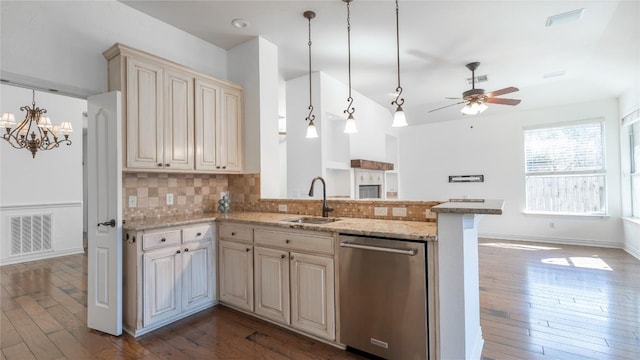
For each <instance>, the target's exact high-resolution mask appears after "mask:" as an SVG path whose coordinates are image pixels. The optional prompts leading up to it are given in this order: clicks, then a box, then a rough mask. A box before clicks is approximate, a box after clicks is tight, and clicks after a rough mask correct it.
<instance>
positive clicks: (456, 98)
mask: <svg viewBox="0 0 640 360" xmlns="http://www.w3.org/2000/svg"><path fill="white" fill-rule="evenodd" d="M445 99H447V100H462V98H461V97H446V98H445Z"/></svg>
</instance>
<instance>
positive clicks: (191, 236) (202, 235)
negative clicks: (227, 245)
mask: <svg viewBox="0 0 640 360" xmlns="http://www.w3.org/2000/svg"><path fill="white" fill-rule="evenodd" d="M211 239H213V225H211V224H202V225H197V226H191V227H188V228H185V229H182V242H183V243H188V242H192V241H200V240H211Z"/></svg>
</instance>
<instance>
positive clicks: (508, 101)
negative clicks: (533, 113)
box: [485, 98, 521, 106]
mask: <svg viewBox="0 0 640 360" xmlns="http://www.w3.org/2000/svg"><path fill="white" fill-rule="evenodd" d="M520 101H521V100H516V99H502V98H488V99H487V101H485V102H488V103H491V104H500V105H511V106H514V105H518V104H520Z"/></svg>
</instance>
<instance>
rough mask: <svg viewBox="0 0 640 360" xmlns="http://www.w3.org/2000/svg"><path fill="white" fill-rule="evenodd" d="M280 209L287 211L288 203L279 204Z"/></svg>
mask: <svg viewBox="0 0 640 360" xmlns="http://www.w3.org/2000/svg"><path fill="white" fill-rule="evenodd" d="M278 211H280V212H287V205H286V204H279V205H278Z"/></svg>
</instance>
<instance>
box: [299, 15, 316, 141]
mask: <svg viewBox="0 0 640 360" xmlns="http://www.w3.org/2000/svg"><path fill="white" fill-rule="evenodd" d="M302 15H303V16H304V17H305V18H307V20H309V42H308V43H307V44H308V45H309V115H307V118H306V119H305V120H306V121H308V122H309V125H308V126H307V139H315V138H317V137H318V131H317V130H316V124H314V122H313V120H315V119H316V116H315V115H314V114H313V104H312V102H311V19H313V18H315V17H316V13H314V12H313V11H310V10H308V11H305V12H304V14H302Z"/></svg>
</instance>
